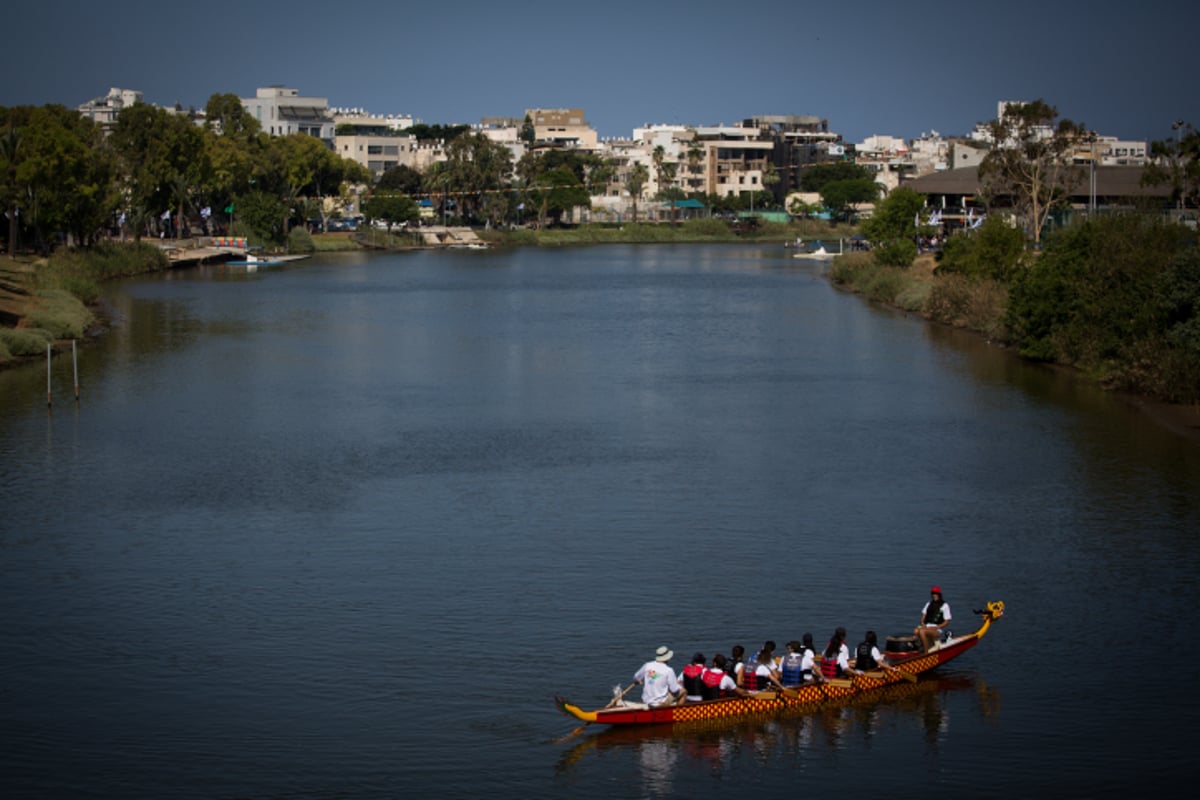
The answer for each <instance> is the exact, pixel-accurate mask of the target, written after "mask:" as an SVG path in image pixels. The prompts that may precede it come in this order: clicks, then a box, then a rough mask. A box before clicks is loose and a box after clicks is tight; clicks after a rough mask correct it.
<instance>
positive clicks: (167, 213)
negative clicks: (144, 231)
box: [158, 208, 171, 219]
mask: <svg viewBox="0 0 1200 800" xmlns="http://www.w3.org/2000/svg"><path fill="white" fill-rule="evenodd" d="M158 218H159V219H170V218H171V209H169V208H168V209H167V210H166V211H164V212H163V213H162V214H160V215H159V217H158Z"/></svg>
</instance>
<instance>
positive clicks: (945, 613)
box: [913, 586, 950, 653]
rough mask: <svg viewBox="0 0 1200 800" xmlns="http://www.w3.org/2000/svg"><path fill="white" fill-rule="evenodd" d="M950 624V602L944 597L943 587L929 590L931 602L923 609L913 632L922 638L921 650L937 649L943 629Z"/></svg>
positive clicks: (925, 651) (926, 651)
mask: <svg viewBox="0 0 1200 800" xmlns="http://www.w3.org/2000/svg"><path fill="white" fill-rule="evenodd" d="M949 624H950V604H949V603H947V602H946V601H945V599H944V598H943V597H942V587H940V586H934V587H933V588H932V589H930V590H929V602H928V603H926V604H925V607H924V608H922V609H921V623H920V625H918V626H917V627H916V628H915V629H914V630H913V634H914V635H915V636H916V637H917V638H918V639H920V640H921V652H923V653H928V652H929V651H930V650H936V649H937V648H938V646H939V645H940V643H941V641H942V629H943V628H945V627H946V626H947V625H949Z"/></svg>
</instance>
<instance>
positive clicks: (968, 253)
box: [938, 214, 1025, 281]
mask: <svg viewBox="0 0 1200 800" xmlns="http://www.w3.org/2000/svg"><path fill="white" fill-rule="evenodd" d="M1024 257H1025V234H1024V233H1023V232H1022V231H1021V229H1020V228H1018V227H1016V226H1015V225H1013V224H1012V223H1011V222H1010V221H1009V220H1008V219H1006V218H1004V217H1002V216H999V215H996V214H993V215H991V216H989V217H988V218H987V219H985V220H984V221H983V223H982V224H981V225H980V226H979V227H978V228H975V229H973V230H965V231H960V232H958V233H956V234H954V235H953V236H951V237H950V238H949V239H947V240H946V242H945V243H944V244H943V245H942V251H941V253H940V255H939V259H938V262H939V263H938V272H939V273H941V274H951V273H954V274H958V275H963V276H965V277H968V278H991V279H993V280H998V281H1009V280H1012V278H1013V277H1015V276H1016V273H1017V270H1018V269H1020V267H1021V263H1022V260H1023V259H1024Z"/></svg>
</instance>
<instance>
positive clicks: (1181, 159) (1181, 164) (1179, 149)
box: [1142, 120, 1200, 208]
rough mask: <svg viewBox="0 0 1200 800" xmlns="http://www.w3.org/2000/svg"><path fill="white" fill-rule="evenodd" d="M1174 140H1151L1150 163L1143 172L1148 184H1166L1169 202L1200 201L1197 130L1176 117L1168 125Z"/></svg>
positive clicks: (1143, 181) (1199, 138)
mask: <svg viewBox="0 0 1200 800" xmlns="http://www.w3.org/2000/svg"><path fill="white" fill-rule="evenodd" d="M1171 127H1172V128H1173V129H1174V130H1175V138H1174V139H1164V140H1160V141H1155V142H1151V143H1150V163H1149V164H1148V165H1147V166H1146V169H1145V170H1144V172H1143V173H1142V183H1143V184H1145V185H1147V186H1162V185H1169V186H1170V187H1171V202H1173V203H1174V204H1175V205H1177V206H1178V207H1180V208H1182V207H1183V206H1184V204H1187V203H1190V204H1192V205H1197V204H1200V131H1197V130H1196V129H1195V128H1193V127H1192V125H1191V123H1188V122H1184V121H1183V120H1178V121H1177V122H1175V123H1173V124H1172V126H1171Z"/></svg>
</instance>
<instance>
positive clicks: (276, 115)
mask: <svg viewBox="0 0 1200 800" xmlns="http://www.w3.org/2000/svg"><path fill="white" fill-rule="evenodd" d="M240 99H241V101H242V107H243V108H245V109H246V111H247V112H249V114H250V116H252V117H254V118H255V119H256V120H258V124H259V125H261V126H262V129H263V131H264V132H266V133H268V134H270V135H271V136H287V135H289V134H292V133H304V134H308V135H309V136H313V137H316V138H317V139H320V140H321V141H323V142H325V143H326V144H328V145H330V146H331V147H332V146H333V136H334V133H333V131H334V122H333V115H332V114H331V113H330V112H329V100H328V99H326V98H324V97H301V96H300V93H299V92H298V91H296V90H295V89H289V88H287V87H285V86H268V87H265V88H260V89H258V90H257V92H256V93H255V96H254V97H243V98H240Z"/></svg>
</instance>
